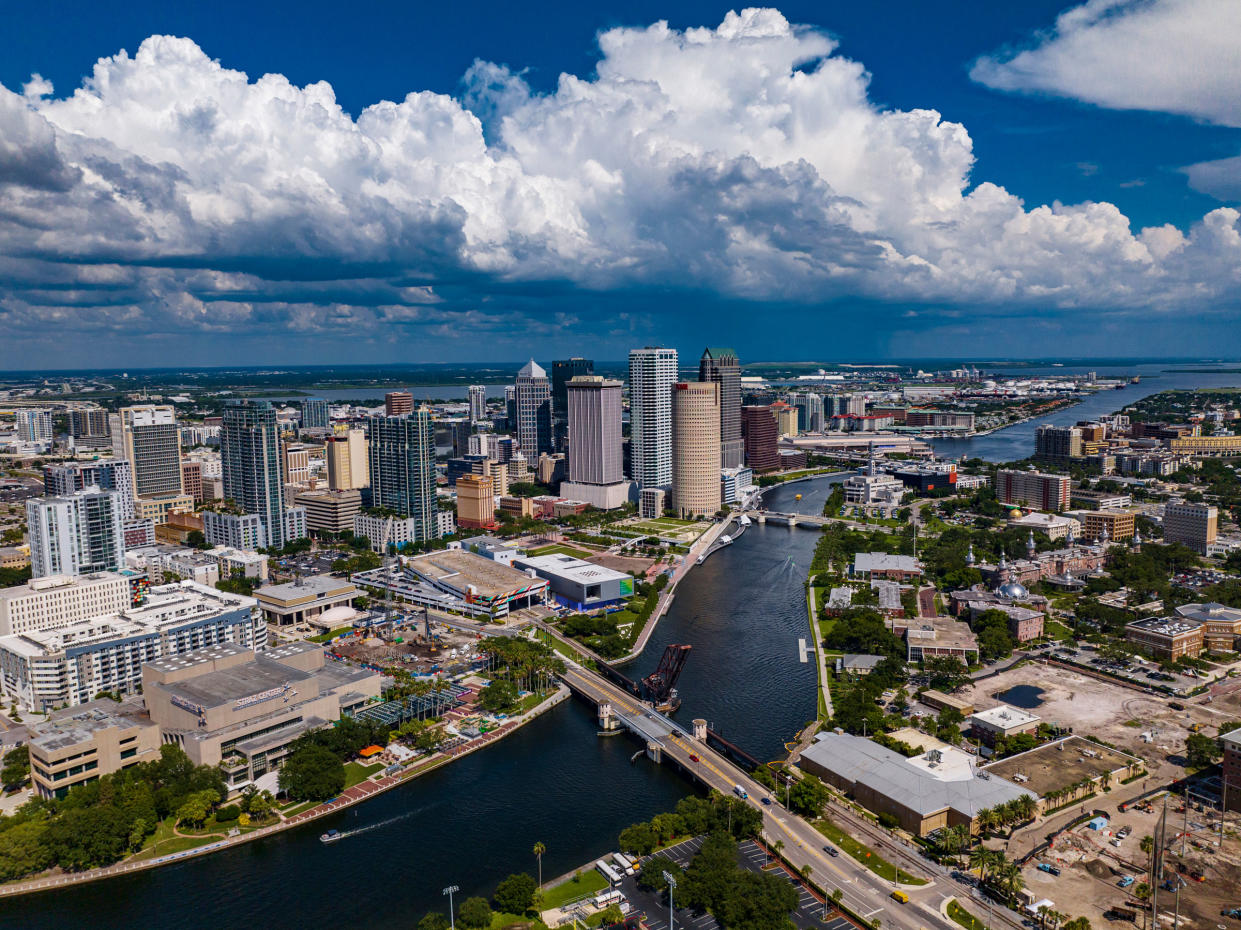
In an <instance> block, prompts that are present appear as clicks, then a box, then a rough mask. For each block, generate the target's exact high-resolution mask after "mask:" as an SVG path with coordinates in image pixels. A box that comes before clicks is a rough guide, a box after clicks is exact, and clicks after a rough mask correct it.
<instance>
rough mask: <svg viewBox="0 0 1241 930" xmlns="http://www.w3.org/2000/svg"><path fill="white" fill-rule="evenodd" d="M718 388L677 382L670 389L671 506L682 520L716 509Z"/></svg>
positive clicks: (718, 491) (707, 383)
mask: <svg viewBox="0 0 1241 930" xmlns="http://www.w3.org/2000/svg"><path fill="white" fill-rule="evenodd" d="M720 495H721V488H720V386H719V385H718V384H716V383H715V382H714V381H681V382H678V383H676V384H674V385H673V387H672V506H673V507H674V508H675V509H676V512H677V514H678V515H679V516H680V517H681V518H682V519H693V518H694V517H708V516H712V515H714V514H715V513H716V512H717V511H718V510H719V509H720V503H721V497H720Z"/></svg>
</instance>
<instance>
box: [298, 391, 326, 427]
mask: <svg viewBox="0 0 1241 930" xmlns="http://www.w3.org/2000/svg"><path fill="white" fill-rule="evenodd" d="M331 426H332V418H331V415H330V414H329V413H328V407H327V401H326V400H324V399H323V398H322V397H307V398H306V399H305V400H303V401H302V429H331Z"/></svg>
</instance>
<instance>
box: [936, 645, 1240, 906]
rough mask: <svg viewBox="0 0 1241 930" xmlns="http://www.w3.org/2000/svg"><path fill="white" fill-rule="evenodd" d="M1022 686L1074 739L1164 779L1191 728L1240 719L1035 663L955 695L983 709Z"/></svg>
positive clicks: (1177, 768)
mask: <svg viewBox="0 0 1241 930" xmlns="http://www.w3.org/2000/svg"><path fill="white" fill-rule="evenodd" d="M1020 685H1027V686H1032V687H1034V688H1038V689H1040V690H1041V692H1042V693H1041V695H1039V696H1040V697H1041V699H1042V703H1041V704H1039V706H1037V707H1032V708H1026V709H1028V710H1029V711H1030V712H1031V713H1034V714H1037V715H1038V716H1039V717H1041V718H1042V719H1043V721H1045V722H1047V723H1053V724H1059V725H1060V726H1063V727H1072V729H1073V732H1074V733H1076V734H1077V735H1078V736H1086V735H1087V734H1093V735H1095V736H1097V737H1099V738H1100V739H1102V740H1105V741H1106V742H1108V743H1112V744H1113V745H1115V746H1117V747H1119V748H1120V749H1122V750H1123V751H1125V752H1128V753H1131V754H1133V755H1135V756H1137V757H1138V758H1140V759H1143V760H1145V761H1146V763H1147V765H1148V767H1149V770H1150V773H1151V774H1152V775H1155V776H1160V777H1164V778H1175V777H1179V776H1180V775H1182V774H1183V769H1182V767H1181V764H1180V762H1181V757H1182V754H1183V753H1184V751H1185V737H1186V736H1188V735H1189V733H1190V730H1189V727H1190V725H1191V724H1193V723H1199V724H1202V726H1203V728H1204V730H1203V731H1204V732H1205V733H1207V734H1208V735H1212V736H1213V735H1214V734H1215V728H1216V727H1218V725H1219V724H1220V723H1221V722H1222V721H1224V720H1227V719H1234V718H1236V717H1237V716H1238V715H1237V714H1233V713H1231V712H1229V711H1228V710H1226V709H1225V708H1224V707H1221V706H1220V702H1216V703H1214V704H1211V705H1204V704H1202V703H1201V701H1202V700H1203V698H1201V697H1199V698H1195V699H1192V700H1186V701H1181V702H1179V703H1182V704H1183V705H1184V706H1185V709H1184V710H1174V709H1172V708H1171V707H1170V706H1169V704H1170V703H1177V702H1175V701H1172V700H1171V699H1169V698H1167V697H1164V696H1162V695H1159V696H1156V695H1154V694H1146V693H1144V692H1142V691H1137V690H1134V689H1132V688H1126V687H1124V686H1122V685H1119V684H1116V683H1114V682H1110V681H1104V680H1100V679H1096V678H1091V677H1089V676H1087V675H1083V674H1081V673H1080V672H1076V671H1073V670H1071V669H1066V668H1060V667H1057V666H1050V665H1044V664H1042V663H1034V662H1031V663H1029V664H1027V665H1023V666H1021V667H1020V668H1015V669H1012V670H1011V671H1008V672H1004V673H1002V674H1000V675H997V676H995V677H994V678H987V679H984V680H983V681H980V682H977V683H975V684H973V685H971V686H969V687H967V688H965V689H962V691H960V692H958V693H957V695H956V696H957V697H962V698H965V699H967V700H972V701H973V703H974V705H975V706H976V707H977V708H978V710H986V709H987V708H989V707H995V706H996V705H998V704H1001V703H1003V702H1002V701H1001V700H1000V699H998V698H997V697H996V695H998V694H1000V693H1002V692H1004V691H1007V690H1008V689H1010V688H1014V687H1017V686H1020ZM1144 735H1145V736H1146V739H1144V738H1143V737H1144ZM1148 740H1149V741H1148ZM1169 757H1172V761H1169ZM1239 903H1241V902H1239ZM1239 926H1241V925H1239Z"/></svg>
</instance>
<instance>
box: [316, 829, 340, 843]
mask: <svg viewBox="0 0 1241 930" xmlns="http://www.w3.org/2000/svg"><path fill="white" fill-rule="evenodd" d="M343 836H344V834H342V833H341V832H340V831H339V830H328V831H327V833H324V834H322V835H321V836H320V837H319V842H320V843H335V842H336V841H337V840H339V839H341V838H342V837H343Z"/></svg>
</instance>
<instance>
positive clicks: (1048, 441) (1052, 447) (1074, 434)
mask: <svg viewBox="0 0 1241 930" xmlns="http://www.w3.org/2000/svg"><path fill="white" fill-rule="evenodd" d="M1081 454H1082V431H1081V429H1080V428H1079V427H1076V426H1040V427H1039V428H1038V429H1037V430H1035V431H1034V457H1035V458H1039V459H1046V460H1049V461H1063V460H1065V459H1070V458H1077V457H1078V456H1080V455H1081Z"/></svg>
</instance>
